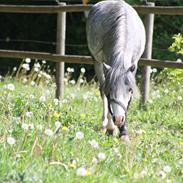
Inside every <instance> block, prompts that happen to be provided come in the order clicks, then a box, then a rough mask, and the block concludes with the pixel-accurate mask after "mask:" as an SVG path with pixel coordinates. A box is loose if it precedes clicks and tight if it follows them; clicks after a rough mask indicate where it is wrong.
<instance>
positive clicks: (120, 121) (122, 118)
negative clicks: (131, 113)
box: [114, 116, 125, 127]
mask: <svg viewBox="0 0 183 183" xmlns="http://www.w3.org/2000/svg"><path fill="white" fill-rule="evenodd" d="M114 120H115V121H114V123H115V125H116V126H118V127H121V126H123V125H124V123H125V116H115V117H114Z"/></svg>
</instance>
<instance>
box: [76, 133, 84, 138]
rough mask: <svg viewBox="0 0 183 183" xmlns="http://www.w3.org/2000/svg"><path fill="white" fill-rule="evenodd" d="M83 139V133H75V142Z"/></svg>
mask: <svg viewBox="0 0 183 183" xmlns="http://www.w3.org/2000/svg"><path fill="white" fill-rule="evenodd" d="M83 138H84V134H83V132H77V133H76V136H75V139H76V140H81V139H83Z"/></svg>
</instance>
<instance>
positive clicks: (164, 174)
mask: <svg viewBox="0 0 183 183" xmlns="http://www.w3.org/2000/svg"><path fill="white" fill-rule="evenodd" d="M158 176H159V177H161V178H162V179H164V178H165V177H166V173H165V172H164V171H160V172H158Z"/></svg>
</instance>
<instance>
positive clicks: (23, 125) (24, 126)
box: [21, 123, 29, 131]
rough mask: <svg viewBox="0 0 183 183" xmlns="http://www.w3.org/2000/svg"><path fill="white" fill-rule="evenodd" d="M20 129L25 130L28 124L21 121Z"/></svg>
mask: <svg viewBox="0 0 183 183" xmlns="http://www.w3.org/2000/svg"><path fill="white" fill-rule="evenodd" d="M21 127H22V129H23V130H25V131H27V130H28V129H29V125H28V124H26V123H22V126H21Z"/></svg>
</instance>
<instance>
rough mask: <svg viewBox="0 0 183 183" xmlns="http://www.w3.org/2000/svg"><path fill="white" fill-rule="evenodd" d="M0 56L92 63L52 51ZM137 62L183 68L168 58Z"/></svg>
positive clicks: (1, 52) (2, 54)
mask: <svg viewBox="0 0 183 183" xmlns="http://www.w3.org/2000/svg"><path fill="white" fill-rule="evenodd" d="M0 57H4V58H21V59H25V58H31V59H39V60H50V61H53V62H66V63H74V64H93V62H94V60H93V59H92V57H91V56H81V55H80V56H79V55H60V54H54V53H44V52H31V51H14V50H0ZM139 64H140V65H141V66H145V65H150V66H152V67H159V68H164V67H167V68H179V69H183V62H176V61H169V60H158V59H146V58H141V59H140V62H139Z"/></svg>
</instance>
